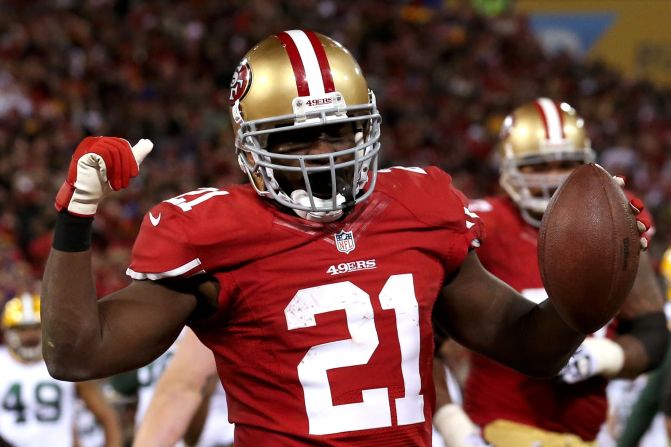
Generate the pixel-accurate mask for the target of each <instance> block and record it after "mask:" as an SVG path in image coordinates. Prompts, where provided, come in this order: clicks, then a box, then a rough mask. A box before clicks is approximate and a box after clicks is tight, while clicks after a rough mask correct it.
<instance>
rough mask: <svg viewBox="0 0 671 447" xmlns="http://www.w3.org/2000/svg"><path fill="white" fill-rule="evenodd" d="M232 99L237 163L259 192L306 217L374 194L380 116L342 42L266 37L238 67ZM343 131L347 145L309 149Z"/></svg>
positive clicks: (331, 212)
mask: <svg viewBox="0 0 671 447" xmlns="http://www.w3.org/2000/svg"><path fill="white" fill-rule="evenodd" d="M228 100H229V103H230V106H231V114H232V118H233V130H234V132H235V135H236V142H235V146H236V153H237V156H238V162H239V164H240V167H241V169H242V170H243V172H245V173H246V174H247V175H248V176H249V179H250V181H251V184H252V185H253V186H254V188H255V189H256V192H257V193H258V194H259V195H261V196H264V197H268V198H271V199H273V200H275V201H276V202H278V203H279V204H280V205H282V206H284V207H287V208H290V209H293V210H294V211H295V212H296V213H297V214H298V215H299V216H301V217H303V218H305V219H308V220H318V221H330V220H335V219H337V218H339V217H340V216H341V215H342V214H343V212H344V210H346V209H349V208H351V207H352V206H354V204H356V203H359V202H361V201H362V200H365V199H366V198H367V197H368V196H369V195H370V194H371V193H372V191H373V188H374V186H375V180H376V174H377V154H378V151H379V149H380V143H379V139H380V121H381V118H380V115H379V113H378V111H377V107H376V105H375V95H374V94H373V92H372V91H371V90H369V89H368V83H367V82H366V79H365V78H364V76H363V73H362V70H361V68H360V67H359V64H358V63H357V62H356V60H355V59H354V58H353V57H352V55H351V54H350V52H349V51H347V49H346V48H345V47H343V46H342V45H341V44H340V43H338V42H336V41H335V40H333V39H331V38H329V37H327V36H324V35H322V34H319V33H315V32H312V31H304V30H291V31H284V32H280V33H277V34H274V35H272V36H270V37H268V38H266V39H264V40H263V41H261V42H260V43H259V44H257V45H256V46H255V47H254V48H252V49H251V50H250V51H249V52H248V53H247V54H246V55H245V57H244V58H243V59H242V61H241V62H240V65H238V68H237V69H236V71H235V73H234V74H233V79H232V81H231V85H230V92H229V98H228ZM341 133H347V135H349V136H351V138H349V137H348V139H347V144H345V145H343V144H339V145H337V147H336V148H335V149H334V150H333V151H332V152H327V153H309V154H306V149H307V148H306V147H304V146H308V145H309V144H310V141H314V140H315V138H322V139H325V140H326V141H329V142H330V141H338V138H340V137H341V136H342V135H341ZM280 145H284V147H285V148H286V150H282V151H278V150H277V149H276V148H277V147H279V146H280ZM287 178H292V179H294V180H292V181H287ZM295 179H297V181H296V180H295ZM366 183H370V184H369V186H368V188H367V189H365V190H364V186H365V185H366Z"/></svg>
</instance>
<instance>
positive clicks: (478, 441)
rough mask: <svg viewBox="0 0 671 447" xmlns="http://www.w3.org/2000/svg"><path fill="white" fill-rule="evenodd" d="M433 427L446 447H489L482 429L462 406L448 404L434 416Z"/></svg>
mask: <svg viewBox="0 0 671 447" xmlns="http://www.w3.org/2000/svg"><path fill="white" fill-rule="evenodd" d="M433 425H434V427H436V430H438V433H440V435H441V436H442V438H443V441H444V442H445V447H488V446H489V444H487V442H486V441H485V440H484V439H483V438H482V435H481V434H480V429H479V428H478V426H477V425H475V424H474V423H473V421H471V419H470V418H469V417H468V415H467V414H466V413H465V412H464V410H463V409H462V408H461V406H459V405H457V404H447V405H443V406H442V407H440V408H439V409H438V410H437V411H436V412H435V413H434V414H433Z"/></svg>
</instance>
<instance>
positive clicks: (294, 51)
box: [277, 31, 310, 96]
mask: <svg viewBox="0 0 671 447" xmlns="http://www.w3.org/2000/svg"><path fill="white" fill-rule="evenodd" d="M277 38H278V39H280V42H282V45H284V49H285V50H286V52H287V56H289V62H291V68H293V70H294V77H295V78H296V90H298V96H310V86H309V85H308V80H307V75H306V73H305V66H304V65H303V60H302V59H301V55H300V53H299V52H298V47H296V43H295V42H294V40H293V39H292V38H291V36H289V34H288V33H286V32H284V31H283V32H281V33H278V34H277Z"/></svg>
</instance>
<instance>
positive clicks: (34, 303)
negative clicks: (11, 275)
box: [2, 293, 42, 362]
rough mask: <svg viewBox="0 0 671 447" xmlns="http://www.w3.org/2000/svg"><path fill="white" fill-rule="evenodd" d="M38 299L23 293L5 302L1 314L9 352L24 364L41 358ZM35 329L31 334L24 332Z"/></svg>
mask: <svg viewBox="0 0 671 447" xmlns="http://www.w3.org/2000/svg"><path fill="white" fill-rule="evenodd" d="M39 327H40V297H39V296H38V295H31V294H29V293H24V294H22V295H19V296H16V297H14V298H12V299H11V300H9V301H7V303H6V304H5V307H4V310H3V312H2V330H3V334H4V337H5V343H7V347H8V348H9V350H10V352H12V354H14V355H15V356H16V357H18V358H19V360H23V361H26V362H32V361H36V360H39V359H41V358H42V341H41V340H42V338H41V335H40V334H39ZM31 329H35V330H34V331H33V333H32V334H24V333H23V332H25V331H26V330H31Z"/></svg>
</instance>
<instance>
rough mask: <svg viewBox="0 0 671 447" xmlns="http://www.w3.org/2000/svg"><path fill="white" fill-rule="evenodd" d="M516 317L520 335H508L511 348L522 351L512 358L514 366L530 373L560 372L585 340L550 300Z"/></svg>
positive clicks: (536, 374) (543, 374)
mask: <svg viewBox="0 0 671 447" xmlns="http://www.w3.org/2000/svg"><path fill="white" fill-rule="evenodd" d="M524 301H526V300H524ZM524 301H522V302H523V303H524V304H526V305H529V304H530V303H529V302H528V301H527V302H524ZM514 320H515V322H514V323H513V328H514V330H515V332H516V334H515V335H513V336H512V337H507V340H506V342H507V343H509V344H510V346H509V350H508V351H510V350H512V351H513V353H514V352H515V350H517V351H518V352H519V354H518V355H513V357H512V360H513V362H515V364H514V365H513V368H515V369H517V370H518V371H520V372H522V373H524V374H527V375H530V376H534V377H551V376H554V375H556V374H557V373H558V372H559V370H561V368H562V367H563V366H564V365H565V364H566V362H567V361H568V359H569V357H570V356H571V354H572V353H573V352H574V351H575V350H576V348H577V347H578V346H579V345H580V343H582V341H583V340H584V339H585V335H584V334H581V333H579V332H577V331H576V330H574V329H573V328H571V327H570V326H569V325H568V324H567V323H566V322H565V321H564V320H563V319H562V318H561V316H560V315H559V314H558V313H557V311H556V309H555V308H554V306H553V305H552V302H551V301H550V300H545V301H544V302H542V303H540V304H538V305H533V306H530V307H529V308H528V310H527V311H526V312H524V313H521V314H519V315H518V316H517V317H516V318H515V319H514Z"/></svg>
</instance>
